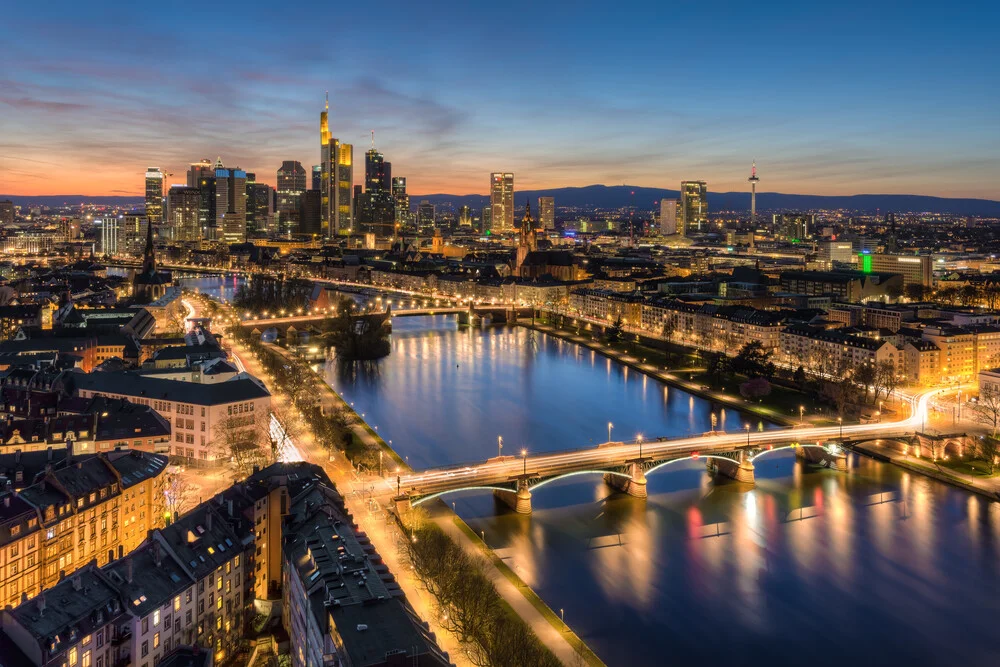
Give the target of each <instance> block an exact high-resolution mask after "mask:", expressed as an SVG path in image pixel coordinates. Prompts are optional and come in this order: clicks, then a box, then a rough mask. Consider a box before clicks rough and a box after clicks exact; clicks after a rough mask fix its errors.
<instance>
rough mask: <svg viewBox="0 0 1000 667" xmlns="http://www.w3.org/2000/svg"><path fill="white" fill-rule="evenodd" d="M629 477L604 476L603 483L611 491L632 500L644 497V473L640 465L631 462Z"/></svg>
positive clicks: (639, 463) (637, 462) (636, 462)
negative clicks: (625, 494)
mask: <svg viewBox="0 0 1000 667" xmlns="http://www.w3.org/2000/svg"><path fill="white" fill-rule="evenodd" d="M631 468H632V469H631V474H632V476H631V477H622V476H621V475H605V476H604V481H605V482H606V483H607V484H608V486H610V487H611V488H613V489H617V490H618V491H622V492H624V493H627V494H628V495H630V496H632V497H633V498H645V497H646V473H645V471H644V470H643V469H642V463H641V462H639V461H633V462H632V464H631Z"/></svg>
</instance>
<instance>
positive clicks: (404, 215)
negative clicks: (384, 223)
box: [392, 176, 410, 225]
mask: <svg viewBox="0 0 1000 667" xmlns="http://www.w3.org/2000/svg"><path fill="white" fill-rule="evenodd" d="M392 198H393V200H395V202H396V224H397V225H405V224H406V223H407V222H408V221H409V219H410V195H408V194H406V177H405V176H393V177H392Z"/></svg>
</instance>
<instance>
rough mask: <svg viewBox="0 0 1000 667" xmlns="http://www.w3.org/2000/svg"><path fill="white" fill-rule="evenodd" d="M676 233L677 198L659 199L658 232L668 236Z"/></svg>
mask: <svg viewBox="0 0 1000 667" xmlns="http://www.w3.org/2000/svg"><path fill="white" fill-rule="evenodd" d="M676 233H677V200H676V199H661V200H660V234H663V235H664V236H669V235H671V234H676Z"/></svg>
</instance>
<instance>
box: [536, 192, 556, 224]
mask: <svg viewBox="0 0 1000 667" xmlns="http://www.w3.org/2000/svg"><path fill="white" fill-rule="evenodd" d="M538 227H539V229H544V230H546V231H551V230H553V229H555V228H556V200H555V197H539V198H538Z"/></svg>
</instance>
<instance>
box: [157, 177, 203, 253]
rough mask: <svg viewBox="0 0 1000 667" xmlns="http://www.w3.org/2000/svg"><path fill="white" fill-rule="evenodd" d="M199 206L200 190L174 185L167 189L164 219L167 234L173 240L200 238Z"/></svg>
mask: <svg viewBox="0 0 1000 667" xmlns="http://www.w3.org/2000/svg"><path fill="white" fill-rule="evenodd" d="M200 206H201V191H200V190H199V189H198V188H188V187H185V186H183V185H175V186H173V187H172V188H170V190H168V191H167V212H168V218H167V220H165V223H166V225H165V226H166V227H167V229H168V230H169V236H170V238H171V239H172V240H174V241H182V242H183V241H197V240H199V239H200V238H201V227H200V226H199V224H198V209H199V207H200Z"/></svg>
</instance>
